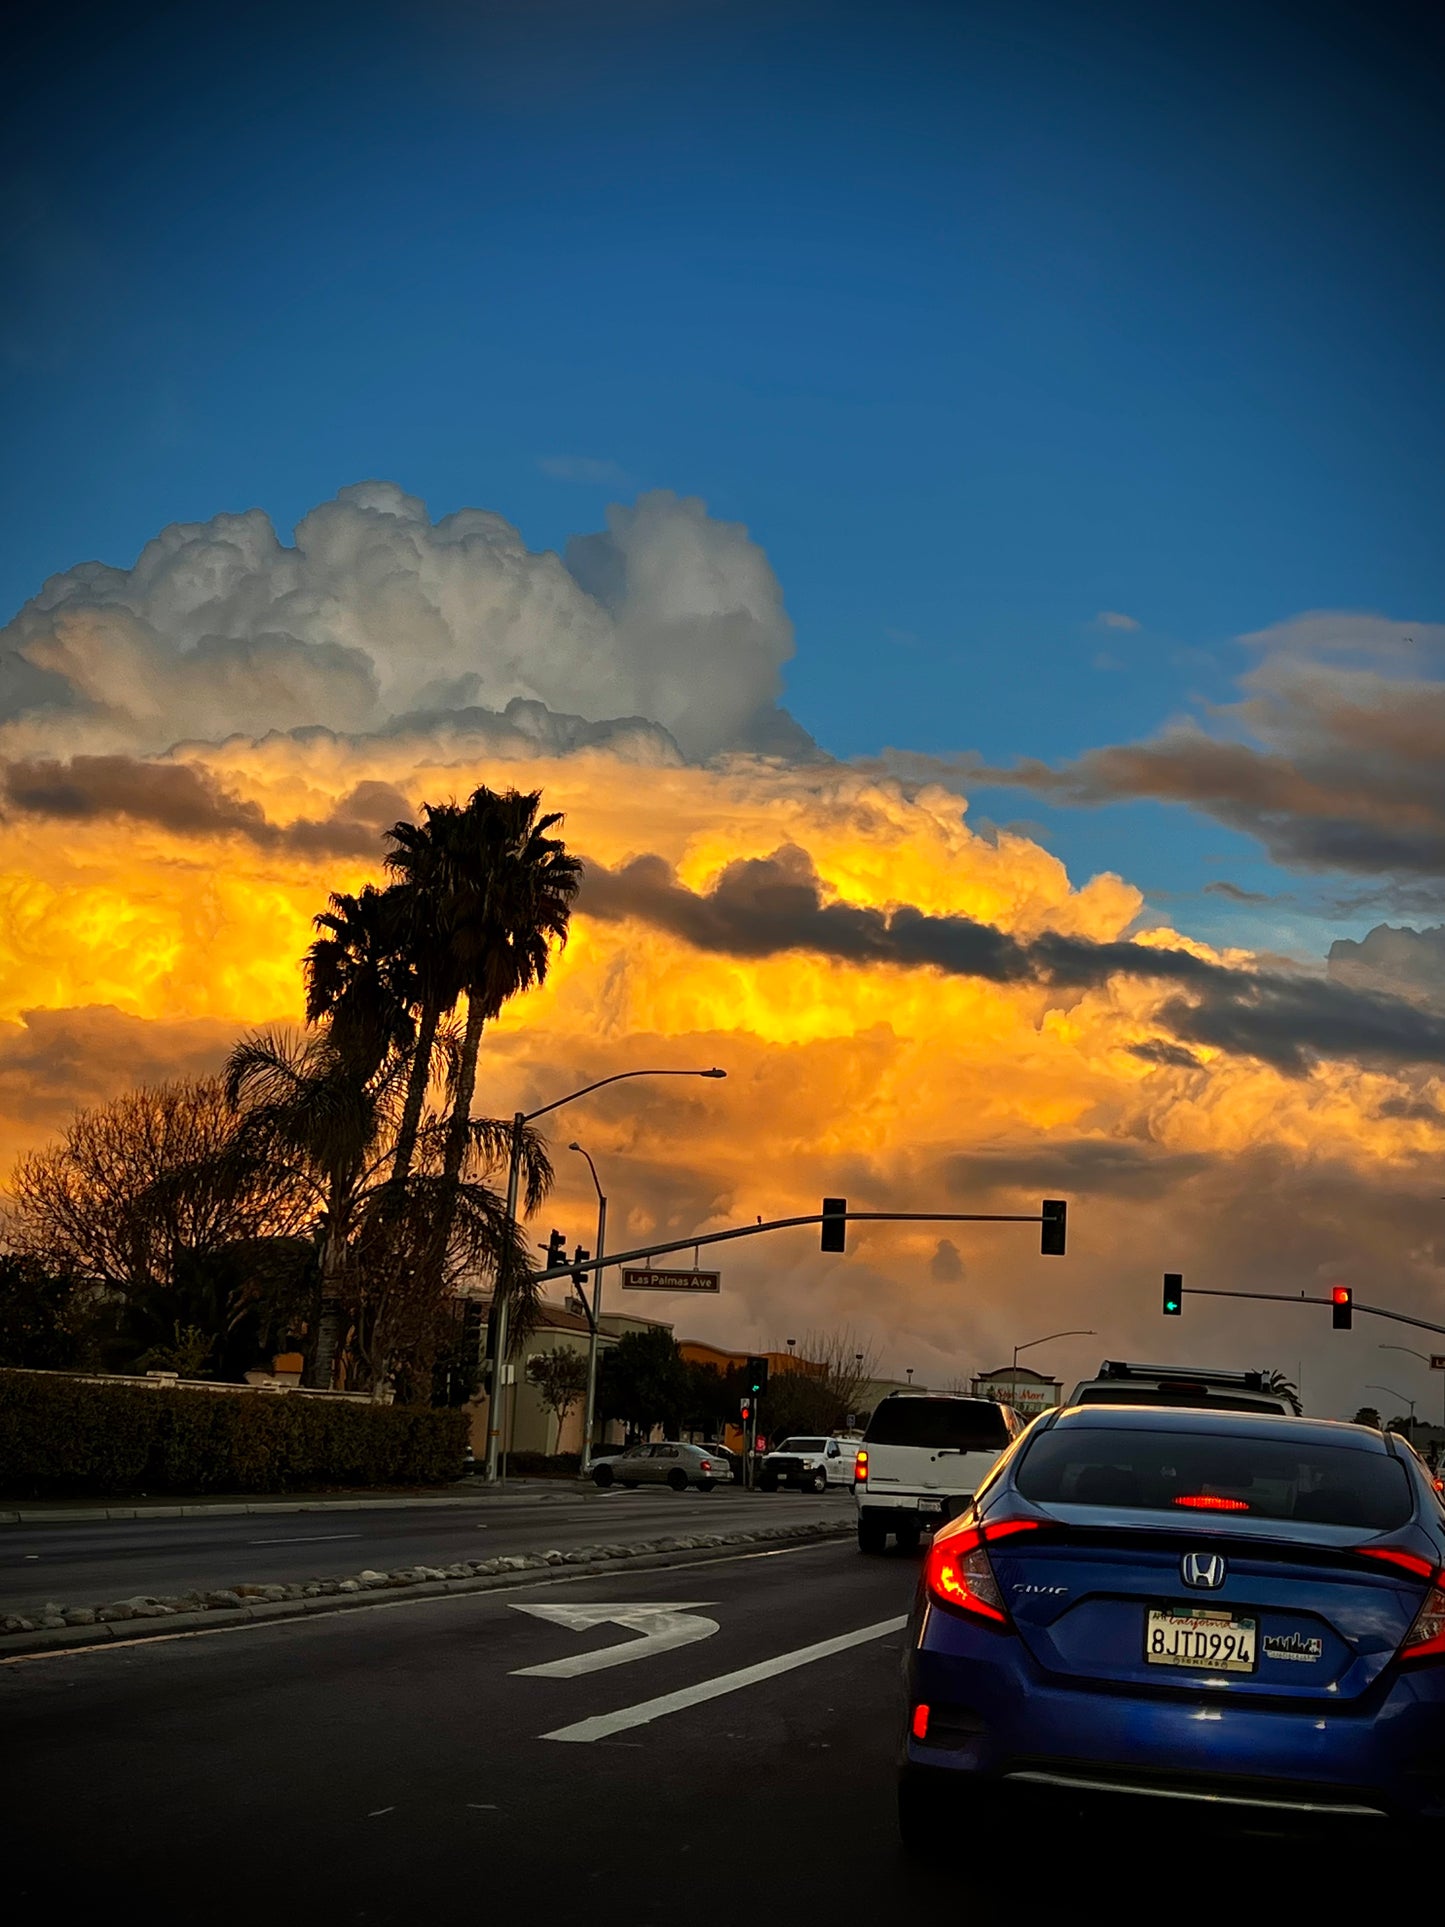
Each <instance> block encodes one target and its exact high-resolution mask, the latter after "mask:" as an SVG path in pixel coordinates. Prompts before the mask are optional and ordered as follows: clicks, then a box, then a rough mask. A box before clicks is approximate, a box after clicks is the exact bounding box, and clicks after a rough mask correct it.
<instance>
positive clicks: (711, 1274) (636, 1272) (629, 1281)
mask: <svg viewBox="0 0 1445 1927" xmlns="http://www.w3.org/2000/svg"><path fill="white" fill-rule="evenodd" d="M622 1288H623V1290H624V1291H721V1289H722V1273H721V1272H720V1271H663V1270H661V1269H660V1268H658V1267H654V1268H653V1269H651V1270H646V1269H644V1268H643V1267H642V1266H637V1267H636V1268H634V1267H633V1266H631V1265H624V1266H623V1268H622Z"/></svg>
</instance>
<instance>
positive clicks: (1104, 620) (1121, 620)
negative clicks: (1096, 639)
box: [1094, 609, 1140, 629]
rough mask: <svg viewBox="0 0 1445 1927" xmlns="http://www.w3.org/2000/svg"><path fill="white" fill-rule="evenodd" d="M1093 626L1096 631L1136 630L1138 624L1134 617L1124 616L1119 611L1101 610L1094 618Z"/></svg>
mask: <svg viewBox="0 0 1445 1927" xmlns="http://www.w3.org/2000/svg"><path fill="white" fill-rule="evenodd" d="M1094 626H1095V628H1097V629H1137V628H1139V627H1140V624H1139V622H1138V619H1137V618H1136V617H1134V616H1126V615H1125V614H1124V612H1123V611H1122V610H1121V609H1101V610H1100V611H1099V613H1098V615H1096V616H1095V617H1094Z"/></svg>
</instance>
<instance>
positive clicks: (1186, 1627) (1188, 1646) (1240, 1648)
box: [1144, 1606, 1259, 1673]
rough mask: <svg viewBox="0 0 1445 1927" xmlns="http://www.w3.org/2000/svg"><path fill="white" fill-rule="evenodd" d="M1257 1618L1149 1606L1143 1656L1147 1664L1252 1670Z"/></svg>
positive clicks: (1222, 1670)
mask: <svg viewBox="0 0 1445 1927" xmlns="http://www.w3.org/2000/svg"><path fill="white" fill-rule="evenodd" d="M1258 1632H1259V1627H1258V1622H1257V1621H1255V1620H1254V1619H1251V1618H1248V1617H1246V1616H1245V1615H1243V1614H1240V1613H1231V1612H1195V1611H1194V1610H1193V1609H1192V1608H1190V1607H1187V1606H1150V1607H1149V1608H1148V1609H1147V1611H1146V1612H1145V1614H1144V1658H1145V1660H1146V1661H1147V1662H1148V1664H1149V1665H1150V1666H1187V1667H1188V1668H1189V1669H1190V1671H1191V1672H1198V1671H1199V1670H1200V1669H1201V1668H1204V1669H1205V1670H1207V1671H1209V1672H1211V1673H1252V1672H1253V1671H1254V1669H1255V1666H1256V1664H1257V1662H1258Z"/></svg>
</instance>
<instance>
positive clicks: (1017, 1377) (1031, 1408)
mask: <svg viewBox="0 0 1445 1927" xmlns="http://www.w3.org/2000/svg"><path fill="white" fill-rule="evenodd" d="M1062 1392H1063V1386H1062V1385H1061V1383H1060V1382H1059V1380H1058V1379H1056V1378H1044V1377H1042V1376H1041V1375H1040V1374H1039V1373H1037V1372H1029V1373H1027V1374H1025V1373H1023V1372H1012V1371H1008V1372H992V1373H987V1374H985V1375H984V1376H982V1377H979V1378H976V1379H975V1380H974V1381H973V1395H974V1397H975V1398H996V1399H997V1400H998V1402H999V1404H1000V1405H1011V1406H1012V1407H1013V1409H1014V1410H1015V1411H1016V1412H1018V1413H1019V1414H1020V1415H1021V1416H1022V1417H1024V1418H1036V1417H1037V1416H1038V1414H1039V1413H1040V1412H1047V1411H1050V1410H1051V1409H1052V1408H1053V1407H1054V1406H1055V1405H1058V1404H1059V1403H1060V1402H1061V1395H1062Z"/></svg>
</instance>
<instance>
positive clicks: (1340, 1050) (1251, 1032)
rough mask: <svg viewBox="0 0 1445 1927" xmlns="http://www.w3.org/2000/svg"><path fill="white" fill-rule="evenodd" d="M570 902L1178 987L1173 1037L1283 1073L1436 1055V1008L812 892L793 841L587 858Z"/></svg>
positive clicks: (717, 943)
mask: <svg viewBox="0 0 1445 1927" xmlns="http://www.w3.org/2000/svg"><path fill="white" fill-rule="evenodd" d="M578 907H579V909H581V910H582V911H583V913H584V914H586V915H588V916H591V917H597V918H602V919H604V920H609V921H617V920H621V919H624V918H629V917H631V918H637V919H640V920H642V921H644V922H647V923H651V924H653V925H655V926H656V927H658V928H660V929H664V930H666V931H668V932H669V933H670V934H671V935H673V936H676V937H680V938H682V939H683V941H684V942H686V943H689V944H691V945H693V946H694V947H695V948H697V949H700V950H711V951H717V952H721V953H724V954H726V955H730V956H736V957H766V956H773V955H777V954H779V953H785V952H789V951H812V952H815V953H817V954H819V955H821V956H825V957H830V958H834V959H836V960H838V961H839V962H843V963H850V964H858V965H864V966H877V965H893V966H896V967H900V968H904V969H919V968H931V969H934V970H938V971H942V972H945V973H946V974H948V975H951V976H962V977H974V978H978V979H981V980H982V981H984V982H987V983H994V984H1008V985H1019V986H1028V985H1037V986H1043V987H1047V988H1048V989H1050V990H1054V991H1063V992H1068V991H1076V990H1088V989H1098V988H1100V987H1102V986H1104V985H1106V984H1108V983H1109V982H1110V981H1111V980H1112V979H1114V978H1116V977H1129V978H1135V979H1139V980H1142V981H1145V982H1150V983H1164V984H1176V985H1182V986H1184V987H1185V988H1186V989H1187V990H1188V991H1189V992H1190V993H1191V995H1192V1001H1189V1000H1187V999H1186V998H1184V997H1180V996H1172V995H1171V997H1170V998H1169V1000H1168V1001H1167V1002H1166V1003H1165V1004H1164V1005H1163V1006H1162V1007H1161V1009H1160V1011H1159V1017H1160V1020H1161V1021H1162V1022H1163V1023H1165V1024H1166V1025H1167V1026H1168V1027H1169V1028H1171V1029H1172V1030H1173V1031H1174V1033H1175V1036H1176V1038H1177V1039H1178V1040H1180V1044H1182V1045H1185V1046H1187V1045H1189V1044H1204V1045H1210V1046H1212V1047H1213V1048H1215V1049H1218V1050H1224V1051H1229V1052H1232V1053H1235V1054H1238V1055H1244V1056H1249V1057H1257V1058H1260V1059H1262V1060H1263V1061H1264V1062H1266V1063H1269V1064H1272V1065H1274V1066H1275V1067H1276V1068H1277V1069H1279V1070H1282V1071H1284V1072H1286V1073H1288V1074H1290V1075H1300V1074H1303V1073H1304V1072H1306V1071H1307V1070H1308V1069H1309V1068H1310V1066H1311V1064H1312V1063H1313V1062H1314V1060H1315V1059H1317V1058H1320V1057H1325V1058H1352V1059H1356V1060H1358V1061H1360V1062H1362V1063H1373V1064H1409V1063H1430V1064H1440V1063H1445V1017H1440V1018H1437V1017H1435V1016H1433V1015H1432V1014H1430V1013H1428V1012H1424V1011H1421V1010H1419V1009H1418V1008H1417V1007H1416V1006H1415V1005H1414V1004H1412V1003H1410V1002H1408V1001H1406V1000H1404V999H1402V998H1400V997H1396V996H1392V995H1389V994H1386V993H1383V992H1380V991H1378V990H1375V989H1373V988H1365V989H1358V990H1357V989H1351V988H1348V987H1347V986H1345V985H1343V984H1341V983H1338V982H1329V981H1326V980H1325V979H1323V978H1316V977H1310V976H1306V975H1304V974H1303V973H1300V974H1285V973H1282V972H1275V971H1262V970H1239V969H1232V968H1229V967H1226V966H1224V965H1221V964H1219V963H1216V962H1213V961H1212V960H1210V959H1209V958H1208V957H1207V956H1204V955H1202V954H1200V952H1199V951H1198V950H1196V949H1189V948H1184V947H1177V948H1176V947H1169V946H1165V945H1162V944H1154V943H1144V942H1137V941H1133V940H1130V939H1116V940H1113V941H1103V942H1101V941H1097V940H1094V939H1091V938H1087V937H1081V936H1077V935H1066V934H1063V933H1061V932H1059V931H1057V930H1044V931H1041V932H1040V933H1039V934H1038V935H1036V936H1033V937H1029V938H1020V937H1018V936H1015V935H1013V934H1012V933H1010V932H1008V931H1005V930H1001V929H999V928H998V927H997V926H995V925H992V924H987V923H982V922H980V921H978V920H977V919H975V918H973V917H968V916H960V915H950V916H937V915H929V914H926V913H925V912H923V911H921V910H919V909H918V908H917V907H915V906H914V905H911V904H894V905H893V906H891V907H890V908H888V909H886V910H885V909H881V908H878V907H875V906H870V905H859V904H853V903H846V902H840V901H836V900H835V901H831V902H830V901H825V899H824V892H823V888H822V885H821V882H820V880H819V878H818V876H817V874H816V872H815V870H814V868H813V865H812V862H811V859H810V858H809V856H808V854H807V852H806V851H804V850H802V849H799V848H798V847H797V846H795V845H785V846H783V847H782V848H780V849H778V850H775V851H774V852H773V853H772V854H771V855H770V856H768V857H763V858H755V857H754V858H746V859H742V860H738V861H735V862H732V863H729V864H728V865H727V866H726V867H725V868H724V869H723V871H722V873H721V874H720V876H719V877H718V878H717V880H716V882H715V883H714V884H713V886H712V888H711V889H710V890H707V891H696V890H692V889H690V888H688V887H687V886H686V885H685V884H683V883H681V882H680V881H679V880H678V878H677V876H676V874H675V873H674V871H673V869H672V867H671V866H670V865H669V864H668V863H667V862H665V861H664V860H663V859H662V858H661V857H658V856H638V857H633V858H632V859H631V860H630V861H629V862H628V863H626V864H624V865H623V866H621V868H619V869H617V870H615V871H614V870H609V869H608V868H607V867H606V866H605V865H603V864H600V863H595V862H592V863H589V864H588V865H587V868H586V873H585V879H584V883H583V889H582V894H581V897H580V899H579V906H578ZM1131 1048H1132V1050H1133V1054H1134V1055H1136V1056H1144V1057H1146V1058H1148V1059H1152V1061H1155V1062H1160V1061H1167V1062H1169V1063H1172V1064H1175V1065H1183V1066H1185V1067H1188V1066H1191V1065H1196V1064H1197V1060H1196V1059H1195V1058H1194V1057H1193V1054H1192V1053H1191V1052H1189V1051H1188V1050H1187V1049H1185V1050H1178V1047H1177V1046H1168V1045H1166V1046H1164V1047H1163V1049H1164V1051H1165V1053H1166V1055H1165V1056H1164V1057H1163V1058H1162V1059H1161V1057H1160V1054H1159V1052H1160V1047H1159V1046H1155V1045H1149V1044H1145V1045H1143V1046H1133V1047H1131ZM1176 1052H1177V1054H1175V1053H1176Z"/></svg>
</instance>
